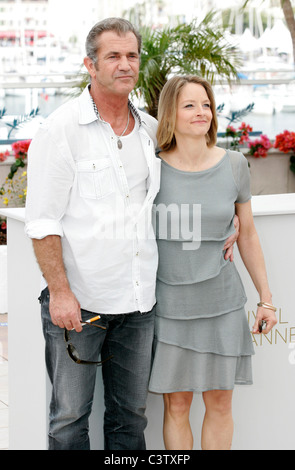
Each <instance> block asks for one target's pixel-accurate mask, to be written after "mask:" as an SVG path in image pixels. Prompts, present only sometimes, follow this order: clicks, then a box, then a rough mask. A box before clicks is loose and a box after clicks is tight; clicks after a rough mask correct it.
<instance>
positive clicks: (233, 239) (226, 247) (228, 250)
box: [223, 215, 240, 262]
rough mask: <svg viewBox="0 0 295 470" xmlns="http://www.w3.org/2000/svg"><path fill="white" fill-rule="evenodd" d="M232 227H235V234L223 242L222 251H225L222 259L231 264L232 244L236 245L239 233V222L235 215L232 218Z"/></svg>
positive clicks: (232, 258) (232, 255)
mask: <svg viewBox="0 0 295 470" xmlns="http://www.w3.org/2000/svg"><path fill="white" fill-rule="evenodd" d="M234 226H235V229H236V231H235V233H234V234H233V235H231V236H230V237H228V238H227V240H226V241H225V244H224V247H223V249H224V250H226V252H225V255H224V259H226V260H227V259H229V260H230V261H231V262H232V261H233V260H234V244H235V243H236V241H237V239H238V238H239V232H240V220H239V217H238V216H237V215H235V217H234Z"/></svg>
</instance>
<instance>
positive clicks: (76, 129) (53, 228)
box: [26, 18, 160, 450]
mask: <svg viewBox="0 0 295 470" xmlns="http://www.w3.org/2000/svg"><path fill="white" fill-rule="evenodd" d="M140 48H141V38H140V36H139V34H138V32H137V31H136V30H135V29H134V28H133V26H132V25H131V24H130V23H129V22H128V21H126V20H123V19H116V18H111V19H107V20H104V21H102V22H100V23H98V24H97V25H95V26H94V27H93V28H92V30H91V31H90V33H89V35H88V37H87V41H86V51H87V57H86V58H85V60H84V63H85V66H86V68H87V70H88V71H89V74H90V76H91V84H90V86H88V87H86V88H85V90H84V91H83V93H82V94H81V96H80V97H79V98H77V99H75V100H71V101H70V102H69V103H67V104H65V105H63V106H62V107H61V108H59V109H58V110H57V111H56V112H54V113H53V114H52V115H51V116H50V117H49V118H48V119H47V120H46V122H45V124H44V125H43V127H42V128H41V129H40V130H39V131H38V133H37V135H36V136H35V138H34V139H33V141H32V143H31V146H30V153H29V159H28V160H29V170H28V196H27V209H26V233H27V234H28V236H29V237H30V238H32V239H33V246H34V250H35V254H36V257H37V260H38V262H39V265H40V268H41V271H42V273H43V278H44V286H43V290H42V293H41V296H40V302H41V305H42V308H41V311H42V321H43V330H44V335H45V339H46V363H47V369H48V373H49V376H50V379H51V382H52V385H53V391H52V400H51V406H50V422H49V449H67V450H71V449H76V450H80V449H81V450H82V449H89V448H90V443H89V436H88V418H89V415H90V412H91V406H92V400H93V393H94V385H95V379H96V366H95V363H96V362H97V361H98V357H99V355H100V354H101V359H102V362H103V366H102V372H103V381H104V389H105V407H106V410H105V417H104V435H105V449H112V450H116V449H117V450H118V449H133V450H137V449H145V440H144V429H145V427H146V417H145V407H146V398H147V389H148V379H149V371H150V362H151V348H152V340H153V329H154V305H155V281H156V271H157V263H158V255H157V247H156V242H155V239H154V234H153V229H152V224H151V208H152V204H153V200H154V198H155V196H156V194H157V192H158V190H159V184H160V161H159V159H156V158H155V145H156V139H155V135H156V127H157V122H156V120H155V119H154V118H152V117H150V116H148V115H147V114H145V113H142V112H141V111H139V110H137V109H136V108H135V107H134V106H133V105H132V103H131V102H130V101H129V99H128V96H129V94H130V92H131V91H132V89H133V88H134V86H135V84H136V81H137V79H138V73H139V62H140ZM98 314H99V315H100V317H101V318H100V319H99V320H96V321H94V322H93V323H91V325H90V324H86V325H85V326H83V323H81V322H82V321H83V322H86V321H87V320H90V319H92V318H93V317H95V316H97V315H98ZM93 325H94V326H96V328H95V327H93ZM71 330H73V331H71ZM65 340H66V341H65ZM67 351H68V353H69V354H67ZM81 360H82V361H81ZM83 362H85V363H83ZM89 362H90V363H89ZM93 363H94V364H93Z"/></svg>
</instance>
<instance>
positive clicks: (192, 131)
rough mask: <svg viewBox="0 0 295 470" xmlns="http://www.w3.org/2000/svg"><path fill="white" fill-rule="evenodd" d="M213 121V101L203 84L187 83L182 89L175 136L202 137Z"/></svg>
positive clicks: (178, 103)
mask: <svg viewBox="0 0 295 470" xmlns="http://www.w3.org/2000/svg"><path fill="white" fill-rule="evenodd" d="M211 122H212V111H211V103H210V100H209V98H208V95H207V92H206V90H205V88H204V87H203V86H202V85H199V84H197V83H187V84H186V85H185V86H184V87H183V88H182V90H181V92H180V94H179V97H178V102H177V112H176V126H175V137H176V139H177V136H178V135H179V136H187V137H192V138H194V137H202V136H206V134H207V133H208V131H209V129H210V126H211Z"/></svg>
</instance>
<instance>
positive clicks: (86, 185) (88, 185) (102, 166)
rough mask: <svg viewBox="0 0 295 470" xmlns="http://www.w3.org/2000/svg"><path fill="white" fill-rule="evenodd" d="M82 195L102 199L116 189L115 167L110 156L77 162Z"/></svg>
mask: <svg viewBox="0 0 295 470" xmlns="http://www.w3.org/2000/svg"><path fill="white" fill-rule="evenodd" d="M77 177H78V187H79V193H80V196H81V197H83V198H90V199H100V198H102V197H105V196H108V195H109V194H111V193H112V192H114V191H115V186H114V176H113V167H112V162H111V160H110V158H100V159H96V160H82V161H80V162H77Z"/></svg>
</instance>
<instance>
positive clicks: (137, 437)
mask: <svg viewBox="0 0 295 470" xmlns="http://www.w3.org/2000/svg"><path fill="white" fill-rule="evenodd" d="M40 303H41V314H42V322H43V333H44V336H45V340H46V365H47V370H48V374H49V377H50V380H51V383H52V386H53V389H52V397H51V404H50V415H49V449H50V450H89V449H90V442H89V435H88V418H89V415H90V413H91V408H92V402H93V396H94V387H95V380H96V372H97V366H96V365H84V364H83V365H82V364H76V363H75V362H74V361H73V360H72V359H70V357H69V356H68V353H67V351H66V343H65V340H64V330H63V329H61V328H59V327H58V326H55V325H53V323H52V321H51V317H50V314H49V293H48V289H45V290H44V291H43V292H42V293H41V297H40ZM93 315H94V313H91V312H87V311H84V310H82V318H83V320H87V319H88V318H90V317H92V316H93ZM154 315H155V309H153V310H151V311H150V312H147V313H143V314H141V313H140V312H133V313H129V314H118V315H101V320H99V324H100V325H102V326H104V327H106V330H102V329H100V328H95V327H92V326H89V325H87V326H84V327H83V331H82V332H81V333H77V332H76V331H71V332H70V337H71V343H72V344H73V345H74V346H75V347H76V349H77V351H78V353H79V356H80V358H81V359H84V360H89V361H97V360H99V355H100V354H101V360H104V359H106V358H108V357H109V356H113V358H112V359H110V360H109V361H106V362H105V363H104V364H103V365H102V374H103V382H104V392H105V415H104V437H105V442H104V448H105V449H107V450H138V449H139V450H142V449H143V450H144V449H145V438H144V430H145V428H146V425H147V419H146V416H145V408H146V399H147V393H148V392H147V391H148V381H149V375H150V366H151V354H152V342H153V335H154Z"/></svg>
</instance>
